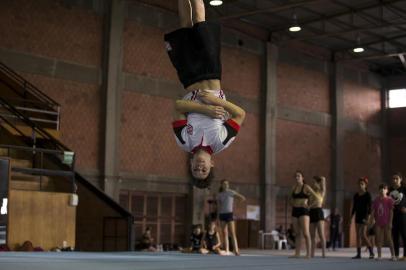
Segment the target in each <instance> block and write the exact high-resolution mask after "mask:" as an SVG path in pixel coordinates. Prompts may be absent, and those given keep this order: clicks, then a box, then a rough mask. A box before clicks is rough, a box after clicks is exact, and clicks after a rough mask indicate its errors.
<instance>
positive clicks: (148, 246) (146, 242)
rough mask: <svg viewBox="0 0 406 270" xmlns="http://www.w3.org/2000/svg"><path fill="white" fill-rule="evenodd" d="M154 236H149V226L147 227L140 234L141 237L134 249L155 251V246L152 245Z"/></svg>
mask: <svg viewBox="0 0 406 270" xmlns="http://www.w3.org/2000/svg"><path fill="white" fill-rule="evenodd" d="M153 242H154V238H152V236H151V227H149V226H148V227H147V228H146V229H145V232H144V233H143V234H142V237H141V238H140V240H139V243H138V244H137V246H136V248H135V249H136V250H141V251H152V252H154V251H156V249H155V247H154V246H153V245H152V243H153Z"/></svg>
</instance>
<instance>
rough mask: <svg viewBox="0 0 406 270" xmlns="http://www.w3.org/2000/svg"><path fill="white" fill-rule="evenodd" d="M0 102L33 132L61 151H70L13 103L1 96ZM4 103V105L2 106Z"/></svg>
mask: <svg viewBox="0 0 406 270" xmlns="http://www.w3.org/2000/svg"><path fill="white" fill-rule="evenodd" d="M0 103H2V104H3V107H4V108H6V110H8V111H9V112H11V113H13V114H14V115H16V116H18V118H19V119H21V120H23V122H25V124H26V125H28V126H30V127H31V128H32V129H33V130H34V131H35V132H37V133H38V134H40V135H41V136H42V137H44V138H47V139H48V140H49V141H51V142H52V143H53V144H54V145H55V147H57V148H58V147H59V148H61V150H63V151H70V149H69V148H68V147H66V146H65V145H63V144H62V143H61V142H60V141H58V140H56V139H55V138H54V137H53V136H52V135H51V134H49V133H48V132H47V131H45V130H43V129H42V128H40V127H38V126H37V125H36V124H35V123H34V122H32V121H31V120H30V119H29V118H28V117H26V116H25V115H24V114H22V113H20V112H19V111H18V110H17V109H16V108H15V107H14V106H13V105H11V104H10V103H8V102H7V101H6V100H4V99H3V98H2V97H0ZM4 105H5V106H4Z"/></svg>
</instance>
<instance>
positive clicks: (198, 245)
mask: <svg viewBox="0 0 406 270" xmlns="http://www.w3.org/2000/svg"><path fill="white" fill-rule="evenodd" d="M182 252H183V253H200V254H205V253H207V251H205V249H204V248H203V231H202V226H201V225H200V224H198V225H194V226H193V232H192V235H191V236H190V247H188V248H186V249H184V250H182Z"/></svg>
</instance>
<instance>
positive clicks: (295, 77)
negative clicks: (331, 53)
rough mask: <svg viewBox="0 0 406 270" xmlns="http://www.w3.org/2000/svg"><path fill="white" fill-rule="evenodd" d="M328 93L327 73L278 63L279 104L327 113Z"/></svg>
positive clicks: (328, 108) (328, 105)
mask: <svg viewBox="0 0 406 270" xmlns="http://www.w3.org/2000/svg"><path fill="white" fill-rule="evenodd" d="M329 95H330V90H329V76H328V74H326V73H324V72H320V71H317V70H311V69H308V68H306V67H303V66H299V65H292V64H286V63H279V65H278V103H279V104H282V105H285V106H291V107H296V108H300V109H303V110H308V111H318V112H325V113H329V112H330V101H329Z"/></svg>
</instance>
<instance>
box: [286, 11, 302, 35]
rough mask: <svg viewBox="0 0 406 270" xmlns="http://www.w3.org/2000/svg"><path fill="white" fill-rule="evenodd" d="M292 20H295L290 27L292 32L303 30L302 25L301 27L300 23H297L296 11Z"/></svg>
mask: <svg viewBox="0 0 406 270" xmlns="http://www.w3.org/2000/svg"><path fill="white" fill-rule="evenodd" d="M292 21H293V23H292V25H291V26H290V27H289V31H290V32H299V31H300V30H302V27H300V26H299V24H298V23H297V17H296V13H293V18H292Z"/></svg>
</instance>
